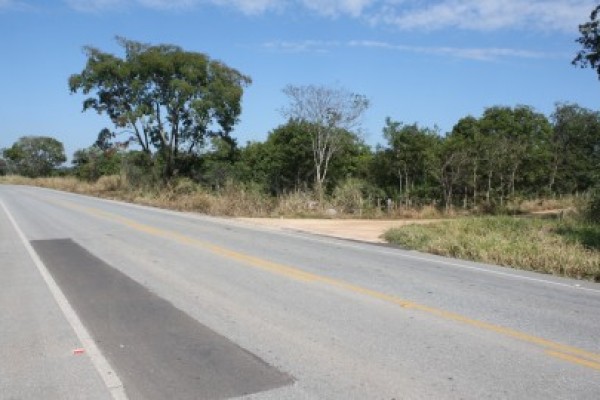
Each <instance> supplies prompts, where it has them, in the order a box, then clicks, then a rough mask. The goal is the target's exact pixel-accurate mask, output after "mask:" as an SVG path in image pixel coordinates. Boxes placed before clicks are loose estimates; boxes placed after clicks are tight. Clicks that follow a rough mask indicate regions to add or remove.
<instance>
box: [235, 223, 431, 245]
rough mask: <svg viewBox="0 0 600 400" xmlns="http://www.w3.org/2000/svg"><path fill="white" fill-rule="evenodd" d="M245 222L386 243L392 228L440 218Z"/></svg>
mask: <svg viewBox="0 0 600 400" xmlns="http://www.w3.org/2000/svg"><path fill="white" fill-rule="evenodd" d="M238 220H239V221H243V222H245V223H249V224H254V225H260V226H268V227H272V228H279V229H286V230H293V231H299V232H307V233H314V234H318V235H326V236H333V237H338V238H343V239H353V240H361V241H364V242H372V243H385V240H384V239H382V238H381V236H382V235H383V233H384V232H385V231H387V230H388V229H390V228H395V227H399V226H403V225H408V224H430V223H432V222H439V221H441V220H439V219H419V220H414V219H410V220H365V219H287V218H238Z"/></svg>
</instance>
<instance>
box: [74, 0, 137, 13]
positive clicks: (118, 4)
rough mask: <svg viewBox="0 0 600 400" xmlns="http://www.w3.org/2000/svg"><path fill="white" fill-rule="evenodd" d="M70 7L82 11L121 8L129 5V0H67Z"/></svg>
mask: <svg viewBox="0 0 600 400" xmlns="http://www.w3.org/2000/svg"><path fill="white" fill-rule="evenodd" d="M65 3H67V4H68V5H69V7H71V8H73V9H74V10H76V11H81V12H100V11H111V10H112V11H114V10H120V9H122V8H124V7H126V6H127V5H129V3H130V1H129V0H65Z"/></svg>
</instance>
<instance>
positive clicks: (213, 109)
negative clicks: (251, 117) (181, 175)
mask: <svg viewBox="0 0 600 400" xmlns="http://www.w3.org/2000/svg"><path fill="white" fill-rule="evenodd" d="M117 41H118V43H119V44H120V45H121V47H123V49H124V50H125V57H123V58H121V57H118V56H115V55H112V54H108V53H105V52H103V51H101V50H98V49H96V48H93V47H86V48H85V52H86V55H87V58H88V60H87V64H86V66H85V68H84V69H83V71H82V72H81V73H79V74H74V75H72V76H71V77H70V78H69V88H70V90H71V92H72V93H76V92H79V91H80V92H82V93H83V94H85V95H90V94H91V96H90V97H89V98H87V99H86V100H85V101H84V102H83V109H84V111H85V110H88V109H93V110H95V111H97V112H98V113H100V114H106V115H108V117H109V118H110V120H111V121H112V123H113V124H114V125H115V127H116V128H117V129H121V130H124V131H126V132H129V133H130V138H129V139H128V142H134V143H136V144H138V145H139V146H140V147H141V148H142V150H143V151H144V152H146V153H148V154H151V153H153V150H156V151H157V152H158V153H159V154H160V155H161V156H162V157H163V158H164V160H165V174H166V175H167V176H169V175H171V174H172V173H173V166H174V162H175V159H176V156H177V154H178V153H188V154H189V153H192V152H195V151H197V150H198V148H199V147H200V146H202V144H203V143H204V141H205V139H206V137H207V136H222V137H229V135H230V133H231V132H232V130H233V127H234V125H235V124H236V123H237V122H238V119H239V115H240V113H241V98H242V94H243V89H244V87H246V86H247V85H248V84H250V78H249V77H247V76H245V75H243V74H241V73H240V72H238V71H237V70H235V69H232V68H230V67H228V66H227V65H225V64H224V63H222V62H219V61H215V60H211V59H210V58H209V57H208V56H207V55H205V54H202V53H197V52H190V51H184V50H183V49H181V48H180V47H178V46H174V45H148V44H143V43H139V42H135V41H131V40H127V39H124V38H117Z"/></svg>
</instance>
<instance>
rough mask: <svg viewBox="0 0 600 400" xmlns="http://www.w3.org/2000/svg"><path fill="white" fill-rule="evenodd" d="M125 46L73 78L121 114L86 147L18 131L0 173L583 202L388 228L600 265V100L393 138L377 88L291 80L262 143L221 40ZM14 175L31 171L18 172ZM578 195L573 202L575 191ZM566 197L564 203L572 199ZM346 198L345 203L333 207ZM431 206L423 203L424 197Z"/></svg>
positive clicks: (217, 194) (225, 207) (488, 253)
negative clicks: (532, 214) (371, 119)
mask: <svg viewBox="0 0 600 400" xmlns="http://www.w3.org/2000/svg"><path fill="white" fill-rule="evenodd" d="M599 13H600V6H598V7H596V8H595V9H594V11H593V12H592V14H591V17H590V21H589V22H587V23H585V24H582V25H581V26H580V33H581V37H580V38H579V39H578V40H577V42H578V43H579V44H581V46H582V50H581V51H580V52H579V53H578V54H577V56H576V57H575V59H574V60H573V64H575V65H579V66H581V67H592V68H594V69H595V70H596V72H597V73H598V76H599V77H600V29H599V21H598V20H597V17H598V14H599ZM118 41H119V44H120V45H121V46H122V47H123V49H124V51H125V56H124V57H118V56H114V55H112V54H108V53H105V52H102V51H101V50H98V49H95V48H92V47H88V48H86V51H87V56H88V60H87V64H86V66H85V68H84V69H83V71H81V72H80V73H78V74H74V75H72V76H71V77H70V79H69V88H70V90H71V92H73V93H76V92H81V93H83V94H85V95H88V96H90V97H89V98H87V99H86V100H85V101H84V103H83V108H84V110H88V109H93V110H95V111H96V112H98V113H100V114H104V115H106V116H108V119H109V121H110V122H111V124H112V125H111V127H107V128H105V129H103V130H102V131H101V132H100V133H98V134H97V138H96V140H95V142H94V143H93V144H92V145H91V146H89V147H88V148H85V149H79V150H77V151H76V152H75V154H74V155H73V158H72V166H71V167H70V168H59V169H57V167H58V166H59V165H60V164H61V163H62V162H64V160H65V155H64V150H63V148H62V144H61V143H60V142H58V140H56V139H53V138H49V137H31V136H25V137H22V138H20V139H19V140H18V141H17V142H16V143H15V144H14V145H13V146H12V147H10V148H7V149H3V150H2V151H1V153H0V175H5V174H20V175H23V176H26V177H30V178H37V177H47V176H51V175H57V174H60V175H70V177H68V178H66V179H62V180H56V179H42V180H39V179H38V180H36V181H27V182H29V183H31V182H33V183H35V184H40V185H44V186H49V187H55V188H59V189H66V190H71V191H75V192H80V193H93V194H97V195H102V196H110V197H116V198H121V199H126V200H130V201H136V202H141V203H146V204H153V205H158V206H165V207H171V208H178V209H184V210H196V211H201V212H207V213H211V214H221V215H255V216H269V215H295V216H298V215H322V214H323V211H325V210H326V213H327V215H332V214H335V213H343V214H344V215H349V214H350V215H360V216H365V215H366V216H382V215H385V216H388V217H394V216H406V215H407V214H411V212H415V213H417V214H419V213H420V215H423V214H424V213H427V214H428V216H432V214H435V215H439V214H438V213H446V214H448V213H456V212H457V210H458V211H460V212H464V213H466V214H470V215H479V214H497V213H504V214H507V213H508V212H511V213H516V212H517V211H518V210H521V209H523V208H524V207H520V205H521V204H525V203H528V204H531V199H534V200H535V201H534V202H535V203H538V204H542V203H544V202H545V203H546V204H556V203H553V202H556V201H558V202H560V199H561V198H562V197H563V196H565V197H567V198H569V199H572V198H575V199H576V201H575V202H576V203H578V204H579V212H578V213H577V214H576V216H569V217H568V218H566V219H556V220H539V219H515V218H505V217H486V218H480V219H477V218H467V219H460V220H454V221H450V222H445V223H443V224H438V225H430V226H413V227H406V228H403V229H401V230H394V231H391V232H388V234H387V235H386V238H387V239H388V240H389V241H391V242H394V243H399V244H401V245H403V246H406V247H410V248H415V249H419V250H425V251H429V252H433V253H437V254H443V255H450V256H455V257H461V258H468V259H473V260H479V261H485V262H493V263H498V264H503V265H511V266H516V267H521V268H527V269H534V270H540V271H545V272H551V273H556V274H561V275H568V276H574V277H580V278H589V279H595V280H599V279H600V271H599V268H600V258H599V255H598V254H599V253H598V251H599V248H600V245H599V239H598V238H599V237H600V231H599V229H598V226H600V225H599V223H600V188H599V187H598V182H600V112H598V111H595V110H590V109H587V108H584V107H581V106H579V105H577V104H574V103H557V104H556V106H555V109H554V111H553V112H552V113H551V114H550V115H544V114H542V113H540V112H538V111H536V110H535V109H534V108H533V107H530V106H526V105H514V106H507V105H495V106H490V107H488V108H486V109H485V110H484V112H483V114H482V115H480V116H473V115H468V116H464V117H463V118H461V119H459V120H458V121H457V122H456V124H455V125H454V127H453V128H452V129H451V130H450V131H449V132H441V131H440V130H439V129H438V128H437V127H426V126H421V125H419V124H418V123H405V122H402V121H397V120H394V119H393V118H391V117H389V118H387V119H386V120H385V121H384V124H383V127H382V136H383V140H384V142H383V144H379V145H377V146H375V147H374V148H372V147H370V146H368V145H367V144H366V143H365V142H364V140H363V137H362V135H361V127H360V119H361V116H362V115H363V113H364V112H365V110H366V109H367V108H368V106H369V101H368V100H367V99H366V98H365V96H363V95H360V94H356V93H352V92H350V91H347V90H345V89H343V88H339V87H328V86H315V85H307V86H292V85H290V86H288V87H286V88H285V89H284V93H285V94H286V95H287V96H288V100H289V104H288V105H287V106H284V107H283V115H284V116H285V117H286V118H287V122H286V123H284V124H283V125H281V126H278V127H275V128H274V129H273V130H272V131H271V132H269V133H268V135H267V138H266V140H265V141H263V142H257V141H254V142H249V143H246V144H245V145H241V146H240V145H239V144H238V143H237V141H236V139H235V137H234V136H233V132H234V127H235V124H236V123H237V122H238V119H239V115H240V114H241V98H242V95H243V90H244V88H245V87H246V86H247V85H249V84H250V78H249V77H247V76H245V75H243V74H242V73H240V72H238V71H237V70H235V69H233V68H230V67H229V66H227V65H225V64H223V63H221V62H218V61H214V60H211V59H210V58H209V57H208V56H207V55H205V54H201V53H195V52H188V51H185V50H183V49H181V48H179V47H177V46H172V45H159V46H152V45H147V44H142V43H138V42H134V41H130V40H127V39H123V38H118ZM4 181H8V182H22V181H21V180H19V179H14V178H9V179H8V180H7V179H5V180H4ZM571 204H572V203H571ZM558 207H560V208H565V204H560V203H558ZM332 209H333V210H332ZM418 210H421V211H418Z"/></svg>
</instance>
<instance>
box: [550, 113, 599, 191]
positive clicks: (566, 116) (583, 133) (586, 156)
mask: <svg viewBox="0 0 600 400" xmlns="http://www.w3.org/2000/svg"><path fill="white" fill-rule="evenodd" d="M551 119H552V125H553V137H552V157H551V169H550V182H549V187H550V189H551V190H552V191H555V192H559V193H572V192H575V191H584V190H587V189H589V188H590V187H592V186H594V184H596V183H597V182H598V180H599V179H600V113H599V112H597V111H592V110H589V109H586V108H583V107H581V106H579V105H577V104H568V103H562V104H560V103H559V104H557V105H556V109H555V111H554V113H553V114H552V117H551Z"/></svg>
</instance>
